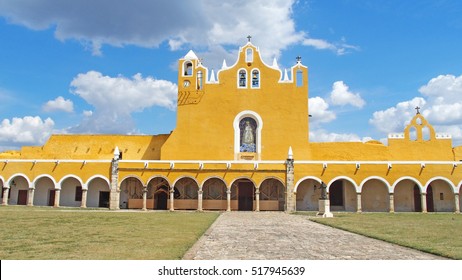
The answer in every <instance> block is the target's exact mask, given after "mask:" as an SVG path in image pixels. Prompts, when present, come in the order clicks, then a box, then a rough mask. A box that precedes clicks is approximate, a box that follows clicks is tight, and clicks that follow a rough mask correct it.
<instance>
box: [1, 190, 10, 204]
mask: <svg viewBox="0 0 462 280" xmlns="http://www.w3.org/2000/svg"><path fill="white" fill-rule="evenodd" d="M9 194H10V188H4V189H3V199H2V205H8V195H9Z"/></svg>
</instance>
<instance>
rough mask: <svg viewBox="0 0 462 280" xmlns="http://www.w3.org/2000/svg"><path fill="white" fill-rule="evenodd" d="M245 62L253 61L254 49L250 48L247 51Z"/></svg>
mask: <svg viewBox="0 0 462 280" xmlns="http://www.w3.org/2000/svg"><path fill="white" fill-rule="evenodd" d="M245 62H253V50H252V49H251V48H248V49H247V51H246V53H245Z"/></svg>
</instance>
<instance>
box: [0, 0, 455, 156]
mask: <svg viewBox="0 0 462 280" xmlns="http://www.w3.org/2000/svg"><path fill="white" fill-rule="evenodd" d="M461 14H462V2H461V1H457V0H452V1H449V0H448V1H444V0H440V1H438V0H431V1H430V0H419V1H417V0H416V1H411V0H409V1H398V0H384V1H367V0H331V1H321V0H306V1H286V0H262V1H228V2H226V3H223V2H222V1H180V0H165V1H163V0H160V1H150V0H138V1H115V2H114V1H110V0H91V1H90V0H81V1H57V0H29V1H28V0H22V1H8V0H0V151H2V150H8V149H18V148H19V147H21V146H24V145H42V144H44V142H45V141H46V140H47V139H48V137H49V136H50V135H51V134H52V133H117V134H118V133H122V134H159V133H169V132H170V131H171V130H173V129H174V128H175V122H176V111H175V101H176V82H177V81H176V79H177V60H178V59H179V58H181V57H182V56H184V55H185V54H186V53H187V52H188V51H189V50H190V49H193V50H194V51H195V52H196V54H198V56H199V57H201V58H203V59H204V62H203V63H204V65H205V66H207V67H209V68H213V69H215V70H218V69H219V68H220V67H221V64H222V61H223V59H226V60H227V62H228V65H231V64H232V63H233V62H234V61H235V59H236V52H237V50H238V48H239V46H242V45H244V44H245V43H246V42H247V39H246V37H247V35H249V34H250V35H252V36H253V38H252V42H253V43H254V44H255V45H257V46H259V47H260V50H261V52H262V54H263V56H264V59H265V60H266V62H267V63H268V64H271V63H272V60H273V58H274V57H276V58H277V60H278V63H279V66H280V67H281V68H282V69H284V68H289V67H291V66H292V65H293V64H294V63H295V57H296V56H298V55H300V56H302V62H303V64H305V65H307V66H308V67H309V97H310V102H309V103H310V104H309V106H310V113H311V114H312V115H313V117H312V118H311V120H310V128H311V131H310V139H311V140H312V141H366V140H368V139H371V138H372V139H378V140H382V141H386V138H387V135H388V133H391V132H402V131H403V129H404V126H405V124H406V122H407V121H409V120H410V118H411V117H412V116H413V115H414V114H415V110H414V108H415V107H416V106H417V105H418V106H420V107H421V108H422V110H421V111H422V114H423V115H424V116H425V117H426V118H427V119H428V120H429V121H430V123H431V124H433V125H434V127H435V129H436V131H437V132H441V133H450V134H452V136H453V142H454V145H460V144H461V143H462V52H461V50H462V17H461V16H460V15H461Z"/></svg>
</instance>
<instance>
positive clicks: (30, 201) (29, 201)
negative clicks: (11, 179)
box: [27, 188, 35, 206]
mask: <svg viewBox="0 0 462 280" xmlns="http://www.w3.org/2000/svg"><path fill="white" fill-rule="evenodd" d="M34 193H35V188H29V195H28V196H27V206H34Z"/></svg>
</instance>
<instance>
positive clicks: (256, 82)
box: [252, 70, 260, 88]
mask: <svg viewBox="0 0 462 280" xmlns="http://www.w3.org/2000/svg"><path fill="white" fill-rule="evenodd" d="M252 87H253V88H258V87H260V72H259V71H258V70H253V71H252Z"/></svg>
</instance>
